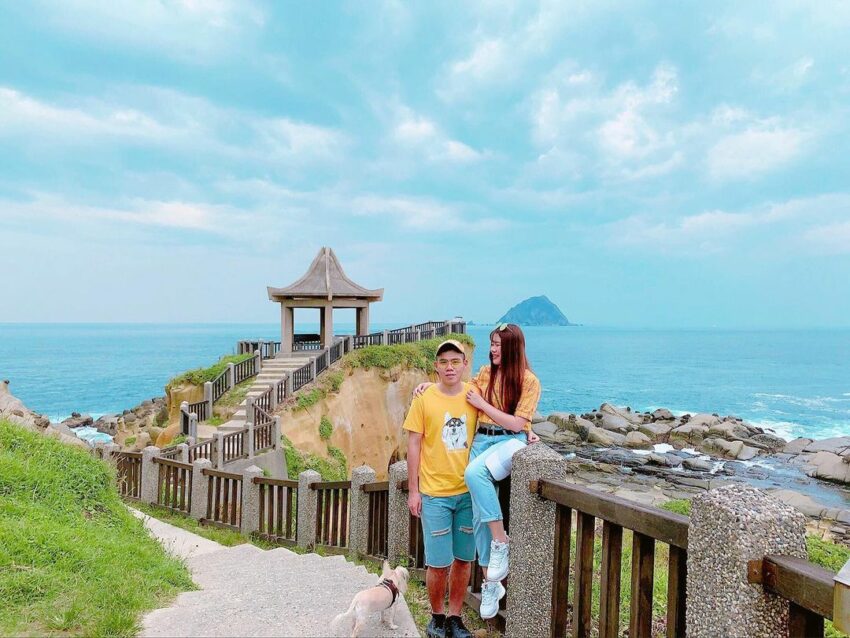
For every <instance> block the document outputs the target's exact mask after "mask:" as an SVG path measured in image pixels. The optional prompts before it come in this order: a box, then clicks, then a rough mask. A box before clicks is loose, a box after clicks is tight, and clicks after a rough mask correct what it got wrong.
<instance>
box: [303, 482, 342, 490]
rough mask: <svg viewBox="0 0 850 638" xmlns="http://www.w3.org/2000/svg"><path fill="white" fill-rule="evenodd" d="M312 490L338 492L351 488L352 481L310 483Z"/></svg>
mask: <svg viewBox="0 0 850 638" xmlns="http://www.w3.org/2000/svg"><path fill="white" fill-rule="evenodd" d="M309 487H310V489H311V490H338V489H345V488H350V487H351V481H325V482H322V481H316V482H315V483H310V485H309Z"/></svg>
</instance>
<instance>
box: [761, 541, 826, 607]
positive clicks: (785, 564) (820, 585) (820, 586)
mask: <svg viewBox="0 0 850 638" xmlns="http://www.w3.org/2000/svg"><path fill="white" fill-rule="evenodd" d="M834 578H835V574H834V573H833V572H831V571H829V570H828V569H824V568H823V567H820V566H818V565H815V564H814V563H810V562H809V561H807V560H806V559H804V558H792V557H791V556H773V555H771V556H765V557H764V558H763V559H761V560H754V561H750V562H749V564H748V565H747V580H748V581H749V582H751V583H761V584H762V585H764V587H765V589H768V590H770V591H772V592H773V593H775V594H778V595H780V596H782V597H783V598H785V599H787V600H790V601H791V602H792V603H794V604H795V605H799V606H800V607H802V608H803V609H806V610H808V611H810V612H813V613H815V614H817V615H818V616H823V617H824V618H827V619H829V620H832V606H833V588H834V587H835V582H834V580H833V579H834Z"/></svg>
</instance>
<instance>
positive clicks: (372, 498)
mask: <svg viewBox="0 0 850 638" xmlns="http://www.w3.org/2000/svg"><path fill="white" fill-rule="evenodd" d="M361 489H362V490H363V491H364V492H366V493H367V494H368V495H369V507H368V512H369V516H368V519H367V521H368V522H367V529H366V553H367V554H368V555H369V556H373V557H375V558H386V557H387V547H388V543H389V519H390V484H389V482H388V481H383V482H379V483H367V484H366V485H363V487H362V488H361Z"/></svg>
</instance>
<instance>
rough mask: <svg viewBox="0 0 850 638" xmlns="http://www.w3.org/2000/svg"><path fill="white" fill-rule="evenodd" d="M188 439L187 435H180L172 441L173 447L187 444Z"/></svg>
mask: <svg viewBox="0 0 850 638" xmlns="http://www.w3.org/2000/svg"><path fill="white" fill-rule="evenodd" d="M187 438H188V437H187V436H186V435H185V434H178V435H177V436H175V437H174V438H173V439H171V445H180V444H181V443H185V442H186V439H187Z"/></svg>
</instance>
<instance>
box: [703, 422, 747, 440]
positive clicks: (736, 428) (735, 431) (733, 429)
mask: <svg viewBox="0 0 850 638" xmlns="http://www.w3.org/2000/svg"><path fill="white" fill-rule="evenodd" d="M708 434H709V435H711V436H719V437H721V438H724V439H726V440H727V441H733V440H736V439H737V440H740V439H746V438H749V437H750V436H751V435H752V434H755V432H750V429H749V428H748V427H747V426H745V425H744V424H743V423H739V422H738V421H722V422H721V423H718V424H717V425H712V426H711V427H709V428H708Z"/></svg>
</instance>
